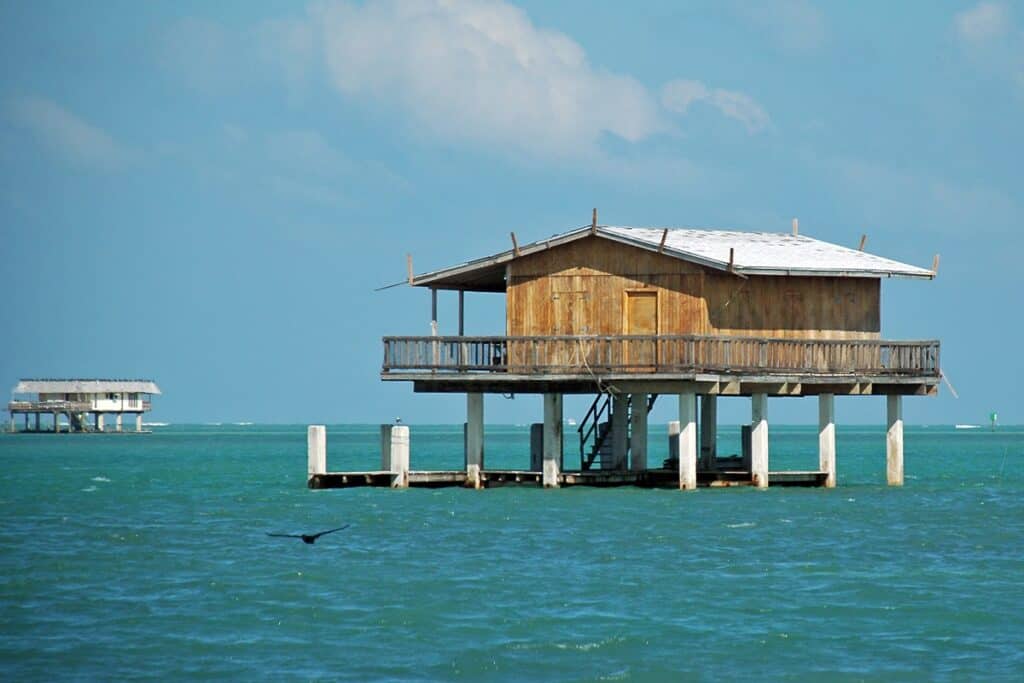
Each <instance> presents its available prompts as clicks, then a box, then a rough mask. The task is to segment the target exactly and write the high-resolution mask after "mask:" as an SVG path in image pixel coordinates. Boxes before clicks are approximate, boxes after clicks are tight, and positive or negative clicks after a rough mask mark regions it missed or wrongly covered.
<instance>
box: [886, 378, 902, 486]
mask: <svg viewBox="0 0 1024 683" xmlns="http://www.w3.org/2000/svg"><path fill="white" fill-rule="evenodd" d="M885 398H886V408H887V410H886V413H887V415H886V417H887V418H888V419H887V423H888V427H889V429H888V432H887V434H886V437H885V478H886V480H887V481H888V482H889V486H903V397H902V396H899V395H890V396H886V397H885Z"/></svg>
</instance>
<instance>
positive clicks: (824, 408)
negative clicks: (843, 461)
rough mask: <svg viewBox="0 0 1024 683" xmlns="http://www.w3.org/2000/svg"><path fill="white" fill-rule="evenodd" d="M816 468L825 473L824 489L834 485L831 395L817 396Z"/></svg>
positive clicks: (834, 464) (834, 435) (833, 404)
mask: <svg viewBox="0 0 1024 683" xmlns="http://www.w3.org/2000/svg"><path fill="white" fill-rule="evenodd" d="M818 468H819V469H820V470H821V471H822V472H825V473H826V477H825V487H826V488H833V487H834V486H835V485H836V409H835V396H834V395H833V394H820V395H819V396H818Z"/></svg>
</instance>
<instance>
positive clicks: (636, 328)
mask: <svg viewBox="0 0 1024 683" xmlns="http://www.w3.org/2000/svg"><path fill="white" fill-rule="evenodd" d="M624 308H625V310H624V312H625V322H624V325H623V328H624V332H625V334H627V335H644V336H647V337H651V339H645V340H630V341H628V342H626V345H625V348H624V349H623V361H624V362H625V363H626V364H627V365H630V366H638V367H636V368H635V369H636V370H638V371H651V370H653V366H655V365H657V362H658V359H657V356H658V354H657V342H656V341H655V340H654V339H653V337H655V336H656V335H657V334H658V292H657V291H655V290H638V291H627V292H626V305H625V307H624Z"/></svg>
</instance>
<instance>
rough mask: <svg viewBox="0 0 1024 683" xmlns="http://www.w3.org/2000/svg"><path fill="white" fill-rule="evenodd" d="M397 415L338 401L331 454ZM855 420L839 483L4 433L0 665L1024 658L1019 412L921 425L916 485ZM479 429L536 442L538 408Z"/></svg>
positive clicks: (177, 429)
mask: <svg viewBox="0 0 1024 683" xmlns="http://www.w3.org/2000/svg"><path fill="white" fill-rule="evenodd" d="M770 432H771V433H770V448H771V468H772V469H773V470H776V469H816V466H817V432H816V430H815V429H814V428H804V427H782V426H775V425H772V427H771V430H770ZM411 433H412V437H411V438H412V466H413V468H414V469H429V468H439V469H440V468H444V469H447V468H453V469H454V468H459V467H461V463H462V455H461V447H462V432H461V426H418V425H413V426H412V429H411ZM570 434H571V435H573V436H574V435H575V432H574V431H570ZM378 440H379V437H378V427H377V426H375V425H363V426H353V425H345V426H329V428H328V468H329V469H330V470H332V471H335V470H343V469H356V470H360V469H376V468H378V467H379V453H378ZM837 442H838V461H839V466H838V467H839V488H836V489H834V490H824V489H780V488H774V489H770V490H768V491H757V490H754V489H746V488H743V489H700V490H698V491H696V492H689V493H687V492H679V491H672V490H641V489H634V488H622V489H588V488H573V489H565V490H541V489H533V488H501V489H491V490H484V491H472V490H463V489H438V490H426V489H410V490H405V491H392V490H387V489H348V490H328V491H310V490H307V489H306V488H305V471H306V446H305V428H304V426H301V425H295V426H260V425H219V426H196V425H192V426H189V425H185V426H177V425H172V426H169V427H156V428H155V433H153V434H149V435H62V436H56V435H52V434H41V435H20V434H19V435H3V436H0V679H2V680H5V681H26V680H29V681H31V680H40V681H41V680H47V681H48V680H66V679H77V680H98V679H103V680H109V679H127V678H159V679H164V680H176V679H179V680H180V679H225V678H228V679H273V680H311V679H331V680H354V681H372V680H417V681H418V680H467V681H492V680H493V681H520V680H553V681H573V680H676V679H679V678H687V679H697V680H719V679H726V680H729V679H754V680H843V681H845V680H850V681H855V680H940V681H941V680H1024V429H1022V428H1014V427H1001V428H999V429H998V430H996V431H994V432H992V431H989V430H987V429H978V430H954V429H953V428H952V427H909V426H908V427H907V429H906V460H905V463H906V485H905V486H904V487H903V488H889V487H887V486H886V485H885V432H884V428H883V427H881V426H878V427H859V428H858V427H843V426H840V427H839V430H838V437H837ZM666 443H667V438H666V436H665V430H664V426H661V427H659V428H653V426H652V430H651V445H652V451H653V453H652V455H651V461H652V462H659V461H660V460H661V459H662V458H664V457H665V455H666V451H667V448H666ZM572 445H573V444H572V441H571V440H570V441H569V442H568V443H567V449H566V460H567V464H569V463H572V462H574V461H576V462H578V454H577V455H576V456H575V457H574V456H573V455H572V453H573V451H572ZM738 448H739V428H738V427H735V426H733V427H720V439H719V450H720V453H722V454H725V453H729V452H735V451H737V450H738ZM485 449H486V464H487V465H489V466H491V467H495V468H525V467H526V465H527V463H528V460H529V458H528V451H529V433H528V428H527V427H525V426H495V425H488V426H487V428H486V441H485ZM346 523H348V524H351V527H349V528H348V529H346V530H344V531H341V532H338V533H335V534H331V535H328V536H324V537H323V538H321V539H320V541H319V542H318V543H316V544H315V545H306V544H303V543H302V542H301V541H298V540H295V539H281V538H271V537H268V536H267V535H266V533H267V532H289V533H294V532H303V531H306V532H309V531H318V530H322V529H327V528H331V527H335V526H339V525H341V524H346Z"/></svg>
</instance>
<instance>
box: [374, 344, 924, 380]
mask: <svg viewBox="0 0 1024 683" xmlns="http://www.w3.org/2000/svg"><path fill="white" fill-rule="evenodd" d="M391 371H402V372H411V373H415V372H425V373H489V372H507V373H514V374H527V375H533V374H581V375H587V374H607V373H617V372H639V373H654V374H657V373H673V372H713V373H752V372H762V373H765V374H830V375H831V374H841V375H848V374H864V375H908V376H915V377H921V376H925V377H938V376H939V342H938V341H934V340H930V341H883V340H859V339H858V340H795V339H771V338H762V337H711V336H688V335H659V336H626V335H623V336H579V337H574V336H550V337H440V336H438V337H384V365H383V372H385V373H386V372H391Z"/></svg>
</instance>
